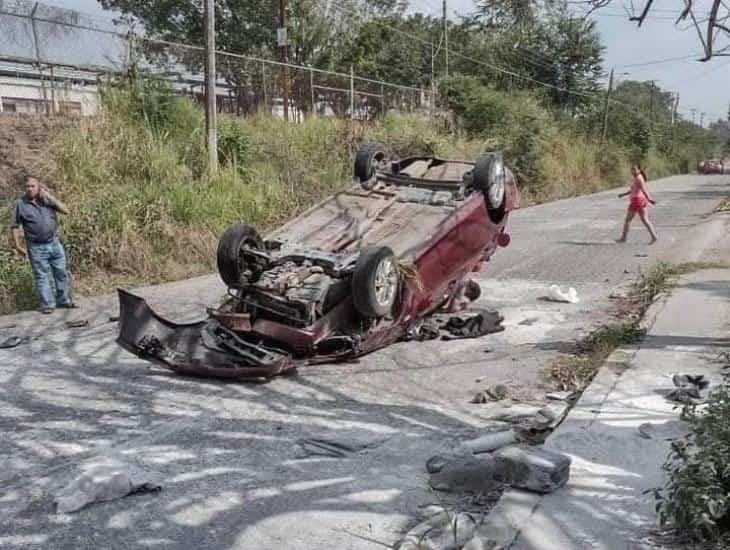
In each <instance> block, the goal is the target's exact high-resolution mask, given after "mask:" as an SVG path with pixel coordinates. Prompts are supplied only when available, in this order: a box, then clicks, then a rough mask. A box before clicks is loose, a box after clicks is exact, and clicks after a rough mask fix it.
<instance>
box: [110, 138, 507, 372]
mask: <svg viewBox="0 0 730 550" xmlns="http://www.w3.org/2000/svg"><path fill="white" fill-rule="evenodd" d="M355 179H356V180H357V181H358V183H357V184H356V185H355V186H353V187H352V188H350V189H348V190H346V191H344V192H342V193H338V194H336V195H334V196H331V197H328V198H327V199H325V200H324V201H322V202H321V203H319V204H317V205H316V206H314V207H313V208H311V209H310V210H308V211H307V212H304V213H303V214H301V215H300V216H298V217H296V218H295V219H293V220H291V221H290V222H288V223H287V224H285V225H284V226H282V227H281V228H279V229H277V230H276V231H274V232H273V233H271V234H270V235H268V236H267V237H266V238H265V239H264V238H262V237H261V236H260V235H259V234H258V232H257V231H256V230H255V229H254V228H252V227H250V226H248V225H246V224H244V223H237V224H234V225H232V226H230V227H229V228H228V229H227V230H226V232H225V233H224V234H223V236H222V237H221V239H220V241H219V245H218V250H217V262H218V271H219V274H220V276H221V278H222V279H223V281H224V282H225V284H226V285H227V287H228V289H229V290H228V295H227V297H226V298H225V300H223V302H222V303H221V304H220V305H218V306H217V307H214V308H210V309H209V310H208V312H207V313H208V316H207V318H206V319H205V320H203V321H200V322H198V323H192V324H187V325H179V324H175V323H172V322H170V321H167V320H165V319H163V318H161V317H159V316H158V315H156V314H155V313H154V312H153V311H152V310H151V309H150V308H149V307H148V306H147V304H146V303H145V302H144V300H142V299H141V298H139V297H137V296H134V295H132V294H130V293H128V292H126V291H123V290H120V291H119V293H120V308H121V311H120V315H121V326H120V335H119V340H118V341H119V343H120V344H121V345H122V346H123V347H124V348H125V349H127V350H128V351H131V352H132V353H134V354H136V355H138V356H140V357H143V358H146V359H150V360H153V361H155V362H158V363H161V364H163V365H165V366H167V367H169V368H171V369H173V370H176V371H178V372H181V373H184V374H193V375H200V376H215V377H223V378H250V377H270V376H274V375H276V374H280V373H282V372H286V371H288V370H290V369H291V368H293V367H295V366H297V365H300V364H306V363H313V362H322V361H334V360H343V359H347V358H350V357H355V356H358V355H361V354H364V353H367V352H369V351H372V350H374V349H378V348H380V347H383V346H385V345H388V344H390V343H393V342H395V341H398V340H399V339H402V338H403V337H404V336H405V335H406V334H408V332H409V331H412V330H413V328H414V327H415V326H417V325H418V323H420V322H421V321H422V320H423V318H424V317H425V316H427V315H429V314H431V313H434V312H436V311H440V310H443V309H455V308H456V309H458V308H460V307H463V305H464V304H465V303H467V302H468V301H469V300H470V299H473V298H475V297H476V296H478V287H477V288H476V289H475V288H474V287H475V283H473V282H471V281H470V279H469V274H470V273H471V272H473V271H476V270H479V269H481V267H482V265H483V263H484V262H485V261H486V260H488V259H489V257H490V256H491V255H492V254H493V253H494V251H495V250H496V248H497V247H498V246H500V245H501V246H506V245H507V244H508V243H509V236H508V235H507V233H506V232H505V226H506V222H507V218H508V214H509V211H510V210H512V209H514V208H516V207H517V203H518V194H517V188H516V182H515V179H514V176H513V175H512V173H511V172H510V171H509V170H508V169H507V168H505V167H504V165H503V163H502V159H501V154H499V153H489V154H487V155H484V156H483V157H480V158H479V159H477V161H476V162H468V161H459V160H444V159H440V158H437V157H433V156H419V157H408V158H406V159H398V160H393V159H392V158H389V157H388V156H387V155H386V154H385V153H384V152H383V149H382V148H380V147H379V146H376V145H366V146H365V147H363V149H361V150H360V152H359V153H358V155H357V157H356V160H355Z"/></svg>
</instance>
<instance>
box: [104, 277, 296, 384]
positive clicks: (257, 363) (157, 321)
mask: <svg viewBox="0 0 730 550" xmlns="http://www.w3.org/2000/svg"><path fill="white" fill-rule="evenodd" d="M118 293H119V337H118V338H117V343H118V344H119V345H120V346H121V347H122V348H124V349H125V350H127V351H129V352H130V353H132V354H134V355H136V356H137V357H140V358H142V359H147V360H149V361H153V362H155V363H158V364H160V365H163V366H165V367H167V368H169V369H171V370H173V371H175V372H178V373H181V374H186V375H191V376H204V377H209V378H227V379H246V378H270V377H272V376H276V375H277V374H281V373H283V372H284V371H287V370H289V369H292V368H293V367H294V364H293V362H292V359H291V357H290V356H289V354H287V353H286V352H284V351H281V350H277V349H273V348H269V347H263V346H260V345H256V344H252V343H250V342H247V341H245V340H243V339H241V338H240V337H238V336H237V335H236V334H235V333H234V332H233V331H231V330H230V329H228V328H226V327H224V326H222V325H221V324H220V323H219V322H217V321H216V320H215V319H208V320H205V321H200V322H197V323H188V324H176V323H172V322H170V321H168V320H166V319H163V318H162V317H160V316H159V315H157V314H156V313H155V312H154V311H152V309H151V308H150V307H149V306H148V305H147V302H146V301H145V300H144V299H142V298H140V297H139V296H135V295H134V294H130V293H129V292H126V291H124V290H122V289H119V290H118Z"/></svg>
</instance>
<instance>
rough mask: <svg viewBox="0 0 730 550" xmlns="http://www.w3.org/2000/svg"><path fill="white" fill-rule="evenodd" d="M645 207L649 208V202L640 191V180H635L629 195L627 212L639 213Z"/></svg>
mask: <svg viewBox="0 0 730 550" xmlns="http://www.w3.org/2000/svg"><path fill="white" fill-rule="evenodd" d="M647 206H649V200H648V199H647V198H646V195H645V194H644V192H643V191H642V190H641V180H639V178H636V179H634V183H633V185H632V186H631V191H630V193H629V212H640V211H641V210H644V208H646V207H647Z"/></svg>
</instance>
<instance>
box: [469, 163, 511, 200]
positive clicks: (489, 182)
mask: <svg viewBox="0 0 730 550" xmlns="http://www.w3.org/2000/svg"><path fill="white" fill-rule="evenodd" d="M506 179H507V176H506V169H505V167H504V162H503V160H502V153H501V152H495V153H485V154H484V155H482V156H480V157H479V158H478V159H477V161H476V163H475V165H474V171H473V172H472V185H473V187H474V189H476V190H477V191H480V192H482V193H483V194H484V199H485V201H486V203H487V208H489V209H491V210H498V209H500V208H501V207H502V205H503V204H504V196H505V183H506Z"/></svg>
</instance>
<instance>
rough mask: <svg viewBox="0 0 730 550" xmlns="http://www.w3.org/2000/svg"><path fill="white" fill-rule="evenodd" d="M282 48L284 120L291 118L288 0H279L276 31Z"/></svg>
mask: <svg viewBox="0 0 730 550" xmlns="http://www.w3.org/2000/svg"><path fill="white" fill-rule="evenodd" d="M276 38H277V42H278V45H279V47H280V48H281V62H282V63H284V66H283V67H282V68H283V70H284V82H283V86H282V98H283V99H284V120H289V37H288V36H287V32H286V0H279V28H278V30H277V33H276Z"/></svg>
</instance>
